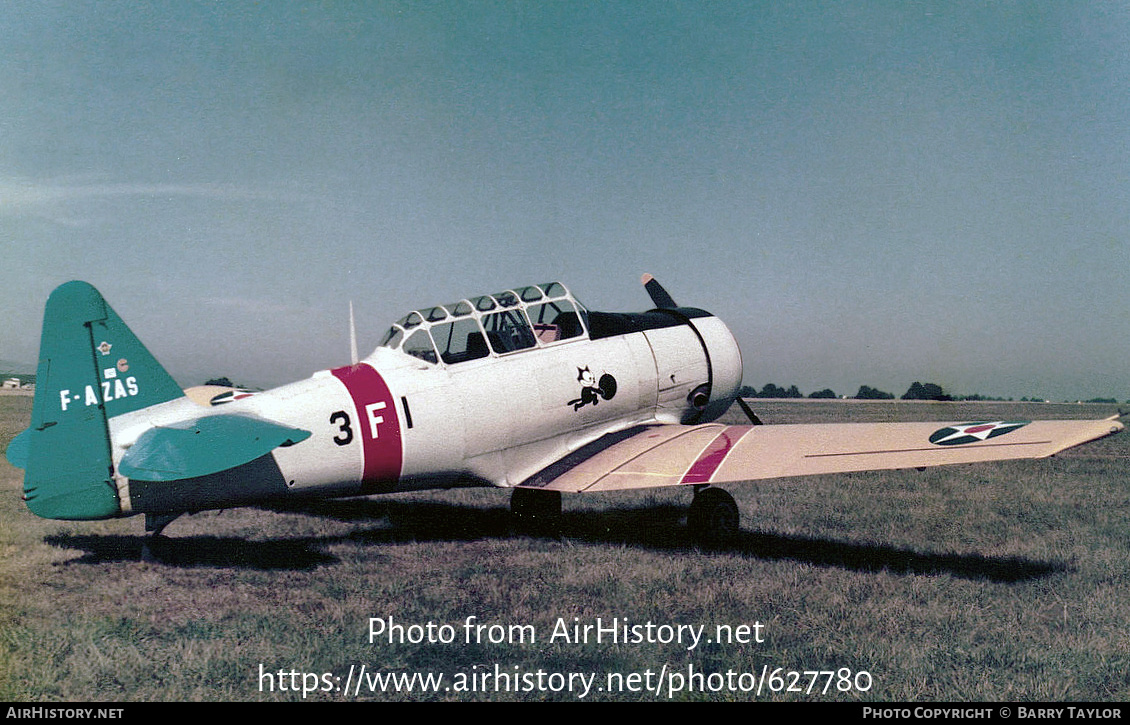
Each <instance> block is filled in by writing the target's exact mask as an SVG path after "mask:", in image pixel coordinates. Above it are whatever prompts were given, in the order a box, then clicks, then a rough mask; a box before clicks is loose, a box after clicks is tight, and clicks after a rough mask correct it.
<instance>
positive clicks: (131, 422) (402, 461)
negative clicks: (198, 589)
mask: <svg viewBox="0 0 1130 725" xmlns="http://www.w3.org/2000/svg"><path fill="white" fill-rule="evenodd" d="M708 349H709V352H707V350H708ZM735 366H736V370H735ZM723 368H725V371H724V372H721V371H722V369H723ZM712 376H713V379H712ZM740 380H741V358H740V353H739V352H738V349H737V345H736V343H735V342H734V340H733V337H732V336H731V335H730V332H729V330H728V329H727V328H726V326H725V325H724V324H723V323H722V322H721V321H720V320H718V319H717V318H715V317H712V316H702V317H698V318H696V319H694V320H693V326H692V324H677V325H671V326H666V327H660V328H658V329H647V330H641V331H633V332H628V333H625V334H619V335H613V336H607V337H601V338H600V339H590V337H589V336H588V334H585V335H582V336H578V337H576V338H574V339H571V340H566V341H562V342H558V343H556V344H553V345H552V346H546V347H541V346H538V347H534V348H531V349H526V350H521V351H518V352H512V353H509V354H505V355H498V354H491V355H489V356H486V357H482V358H480V359H475V360H468V361H464V362H460V363H458V364H452V365H448V364H443V363H442V362H438V361H437V362H429V361H425V360H421V359H419V358H417V357H413V356H411V355H408V354H405V353H404V352H401V351H399V350H394V349H389V348H386V347H380V348H377V350H376V351H375V352H374V353H373V354H372V355H370V356H369V357H368V358H366V359H364V360H362V361H361V362H359V363H358V364H357V365H353V366H347V367H342V368H338V369H335V370H330V371H321V372H318V373H315V374H314V375H313V376H312V377H310V378H307V379H305V380H300V381H298V382H295V383H291V384H288V385H284V386H282V387H279V388H275V389H272V390H268V391H264V392H258V393H254V394H249V395H246V396H243V397H238V396H228V397H229V399H230V398H231V397H237V398H238V399H235V400H232V402H227V403H223V404H215V403H214V404H212V405H208V406H207V407H204V408H201V407H200V405H199V404H197V403H194V402H191V401H189V400H188V399H187V398H182V399H179V400H175V401H171V402H169V403H165V404H162V405H158V406H153V407H151V408H147V409H144V410H140V411H136V412H135V413H130V414H126V415H122V416H118V417H116V418H113V419H111V421H110V427H111V434H112V440H113V457H114V462H115V466H116V465H117V462H118V461H119V460H120V459H121V456H122V455H123V454H124V452H125V451H126V450H127V449H128V448H129V446H130V445H132V443H133V442H134V441H135V440H136V439H137V437H138V436H139V435H140V434H141V433H142V432H144V431H145V430H147V429H149V428H150V427H152V426H161V425H168V424H170V423H173V422H176V421H182V420H185V419H189V418H199V417H201V416H202V415H213V414H214V415H220V414H232V413H237V414H242V415H251V416H257V417H260V418H263V419H266V420H269V421H274V422H277V423H280V424H283V425H288V426H292V427H294V428H301V429H304V430H307V431H310V433H311V435H310V437H309V438H308V439H306V440H304V441H302V442H301V443H298V444H295V445H290V446H282V447H278V448H276V449H274V451H273V452H272V453H271V454H270V455H271V456H272V457H273V459H274V462H275V463H277V468H278V472H279V473H280V474H281V477H282V482H283V484H284V485H285V490H286V492H287V493H288V494H289V493H293V494H303V495H316V496H349V495H358V494H368V493H388V492H393V491H405V490H416V489H425V488H443V487H451V486H458V485H494V486H501V487H508V486H515V485H517V484H518V483H521V482H522V481H524V480H525V479H527V478H528V477H530V476H532V475H534V474H535V473H537V472H538V471H539V470H541V469H542V468H543V467H544V466H545V465H547V463H548V462H553V461H556V460H559V459H561V458H562V457H563V456H565V455H567V454H568V453H570V452H572V451H575V450H577V449H578V448H579V447H581V446H583V445H585V444H587V443H590V442H592V441H594V440H596V439H597V438H599V437H600V436H602V435H605V434H607V433H611V432H615V431H618V430H623V429H625V428H629V427H632V426H636V425H640V424H645V423H651V422H662V423H678V422H680V421H684V420H685V419H686V417H687V415H688V413H694V412H695V406H694V404H693V402H692V399H693V393H694V391H696V390H701V389H703V386H707V389H708V390H709V389H710V387H711V386H712V387H713V389H712V390H711V391H710V393H709V398H710V400H712V401H717V400H719V399H723V398H724V399H726V400H727V401H728V400H729V399H731V398H732V396H733V395H734V393H735V392H736V389H737V386H738V385H739V384H740ZM699 402H700V403H701V402H702V401H699ZM698 407H699V412H702V411H701V409H702V405H701V404H700V405H699V406H698ZM272 475H273V474H272ZM117 478H118V481H117V483H118V490H119V497H120V499H121V503H122V512H123V514H128V513H130V512H138V511H139V509H138V508H134V506H133V505H132V504H131V496H130V482H129V481H128V479H124V478H123V477H121V475H120V474H119V475H118V476H117ZM203 507H209V506H203ZM140 510H145V508H144V507H141V508H140Z"/></svg>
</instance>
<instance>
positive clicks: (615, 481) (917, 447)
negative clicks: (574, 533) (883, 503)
mask: <svg viewBox="0 0 1130 725" xmlns="http://www.w3.org/2000/svg"><path fill="white" fill-rule="evenodd" d="M1122 428H1123V426H1122V424H1121V423H1119V422H1118V421H1116V420H1113V419H1111V420H1090V421H1087V420H1047V421H1032V422H1029V421H980V422H973V423H957V424H953V425H946V424H944V423H936V422H935V423H828V424H805V425H773V426H726V425H719V424H706V425H698V426H652V427H647V428H642V429H640V430H639V431H638V432H636V433H635V434H634V435H632V436H630V437H628V438H624V439H621V440H617V441H615V442H613V443H611V444H610V445H606V446H595V447H594V448H593V449H592V451H591V455H582V456H578V457H577V460H574V461H570V462H568V464H567V465H558V466H551V467H550V468H548V469H546V470H545V471H543V472H542V473H541V474H538V475H536V476H534V477H532V478H531V479H530V480H529V481H526V482H525V483H523V484H522V486H523V487H527V488H541V489H544V490H554V491H565V492H580V491H616V490H624V489H631V488H651V487H657V486H676V485H688V484H690V485H695V484H713V483H730V482H736V481H751V480H760V479H767V478H787V477H792V476H811V475H818V474H826V473H846V472H851V471H873V470H887V469H898V468H922V467H928V466H943V465H952V464H959V463H976V462H980V461H1000V460H1010V459H1021V458H1044V457H1047V456H1050V455H1053V454H1055V453H1058V452H1060V451H1063V450H1066V449H1068V448H1072V447H1074V446H1077V445H1080V444H1082V443H1086V442H1088V441H1092V440H1095V439H1098V438H1102V437H1104V436H1107V435H1110V434H1112V433H1116V432H1118V431H1120V430H1122Z"/></svg>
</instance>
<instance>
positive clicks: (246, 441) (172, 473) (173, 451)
mask: <svg viewBox="0 0 1130 725" xmlns="http://www.w3.org/2000/svg"><path fill="white" fill-rule="evenodd" d="M309 437H310V431H307V430H302V429H301V428H291V427H288V426H284V425H279V424H278V423H272V422H271V421H267V420H263V419H262V418H255V417H252V416H249V415H234V414H233V415H211V416H206V417H203V418H198V419H196V420H192V421H186V422H184V423H177V424H174V425H170V426H159V427H156V428H151V429H150V430H147V431H145V433H143V434H142V435H141V437H140V438H138V439H137V442H136V443H134V444H133V445H132V446H131V447H130V449H129V450H128V451H126V454H125V455H124V456H123V457H122V461H121V464H120V465H119V466H118V470H119V472H120V473H121V474H122V475H124V476H128V477H129V478H134V479H138V480H143V481H180V480H183V479H186V478H195V477H197V476H206V475H208V474H212V473H218V472H219V471H224V470H227V469H229V468H234V467H236V466H240V465H243V464H244V463H248V462H250V461H253V460H255V459H256V458H259V457H260V456H263V455H266V454H267V453H270V452H271V451H272V450H274V449H275V448H277V447H279V446H281V445H292V444H294V443H299V442H301V441H304V440H306V439H307V438H309Z"/></svg>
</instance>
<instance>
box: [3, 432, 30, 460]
mask: <svg viewBox="0 0 1130 725" xmlns="http://www.w3.org/2000/svg"><path fill="white" fill-rule="evenodd" d="M30 453H31V429H30V428H28V429H26V430H24V431H23V432H21V433H20V434H19V435H17V436H16V437H15V438H13V439H12V442H11V443H9V444H8V450H7V451H5V453H4V455H5V456H6V457H7V458H8V463H11V464H12V465H13V466H15V467H16V468H27V457H28V455H29V454H30Z"/></svg>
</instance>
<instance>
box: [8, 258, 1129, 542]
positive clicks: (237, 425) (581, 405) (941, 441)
mask: <svg viewBox="0 0 1130 725" xmlns="http://www.w3.org/2000/svg"><path fill="white" fill-rule="evenodd" d="M643 281H644V286H645V288H646V290H647V291H648V293H649V295H650V297H651V300H652V302H653V303H654V308H653V309H651V310H650V311H647V312H642V313H609V312H596V311H590V310H588V309H586V308H585V307H584V306H583V305H582V304H581V303H580V302H578V301H577V300H576V299H575V298H574V297H573V295H572V294H570V292H569V291H568V290H567V289H566V288H565V287H564V286H563V285H561V284H560V283H556V282H555V283H550V284H538V285H531V286H527V287H518V288H515V289H513V290H507V291H505V292H501V293H498V294H487V295H480V296H476V297H469V298H467V299H464V300H459V301H457V302H454V303H451V304H445V305H439V306H435V307H426V308H423V309H420V310H416V311H414V312H410V313H409V314H407V315H406V316H404V317H402V318H401V319H400V320H398V321H397V322H396V323H394V324H393V325H392V327H391V328H390V329H389V330H388V332H387V334H385V336H384V338H383V340H382V341H381V343H380V345H379V346H378V347H377V349H376V350H375V351H374V352H373V354H372V355H370V356H369V357H367V358H365V359H364V360H357V359H356V353H354V360H353V361H352V364H350V365H345V366H343V367H339V368H336V369H333V370H326V371H321V372H317V373H314V375H313V376H312V377H310V378H308V379H306V380H301V381H298V382H295V383H291V384H288V385H284V386H282V387H279V388H275V389H273V390H267V391H259V392H255V391H250V390H243V389H239V388H230V387H217V386H201V387H197V388H189V389H187V390H182V389H181V388H180V386H179V385H178V384H177V383H176V382H175V381H174V380H173V378H172V377H171V376H170V375H169V374H168V373H167V372H166V371H165V370H164V368H162V367H161V365H160V364H159V363H158V362H157V361H156V360H155V359H154V358H153V356H152V355H151V354H150V353H149V351H148V350H147V349H146V348H145V346H144V345H142V343H141V342H140V341H139V340H138V339H137V338H136V337H135V336H134V334H133V333H132V332H131V331H130V329H129V328H128V327H127V326H126V325H125V323H124V322H122V320H121V318H120V317H119V316H118V315H117V314H116V313H115V312H114V310H113V309H111V307H110V306H109V305H108V304H107V303H106V301H105V300H104V299H103V297H102V295H101V294H100V293H99V292H98V291H97V290H96V289H95V288H94V287H92V286H91V285H89V284H87V283H85V282H68V283H66V284H64V285H62V286H60V287H58V288H57V289H56V290H55V291H54V292H53V293H52V294H51V296H50V298H49V299H48V301H47V306H46V310H45V313H44V321H43V334H42V341H41V343H40V352H39V368H38V374H37V378H36V393H35V399H34V403H33V409H32V420H31V425H30V427H29V428H28V429H27V430H25V431H24V432H22V433H21V434H20V435H18V436H17V437H16V438H15V439H14V440H13V441H12V443H11V444H10V445H9V447H8V449H7V457H8V460H9V461H10V462H11V463H12V464H13V465H15V466H17V467H19V468H23V469H24V470H25V475H24V499H25V500H26V502H27V505H28V507H29V508H30V509H31V510H32V511H33V512H34V513H36V514H38V515H39V516H42V517H45V518H51V519H66V520H95V519H107V518H116V517H124V516H131V515H135V514H144V515H145V520H146V530H147V531H151V532H154V535H158V534H160V532H161V531H162V530H163V528H164V527H165V526H166V525H167V524H168V523H169V522H170V521H172V520H173V519H175V518H176V517H177V516H179V515H181V514H184V513H193V512H197V511H203V510H208V509H220V508H230V507H234V506H242V505H252V504H263V503H270V502H273V501H277V500H279V499H287V498H293V497H311V496H313V497H344V496H358V495H368V494H379V493H391V492H397V491H410V490H422V489H431V488H448V487H453V486H462V485H485V486H497V487H502V488H511V489H512V491H513V493H512V496H511V509H512V511H513V512H514V514H515V516H516V517H517V518H518V520H519V521H525V522H527V523H529V522H535V523H536V522H546V521H553V520H554V519H555V518H556V517H557V516H559V515H560V511H561V494H562V492H569V493H580V492H586V491H612V490H620V489H635V488H645V487H654V486H685V487H688V488H689V489H691V490H692V491H693V492H694V496H693V500H692V503H691V505H690V509H689V513H688V517H687V518H688V524H689V527H690V529H691V531H692V533H693V534H694V536H695V537H696V539H697V540H699V541H701V542H703V543H705V544H711V543H721V542H722V541H725V540H726V539H728V538H729V537H731V536H733V535H734V534H735V533H736V532H737V531H738V530H739V513H738V508H737V506H736V505H735V503H734V500H733V498H732V497H731V496H730V495H729V494H728V493H727V492H726V491H725V490H723V489H721V488H718V487H717V484H720V483H730V482H740V481H748V480H754V479H766V478H779V477H786V476H804V475H811V474H823V473H837V472H846V471H864V470H877V469H894V468H921V467H925V466H936V465H945V464H955V463H970V462H975V461H990V460H1003V459H1017V458H1040V457H1045V456H1050V455H1052V454H1054V453H1057V452H1059V451H1062V450H1064V449H1066V448H1070V447H1072V446H1076V445H1079V444H1081V443H1085V442H1087V441H1091V440H1094V439H1097V438H1101V437H1103V436H1106V435H1109V434H1111V433H1115V432H1117V431H1119V430H1121V429H1122V427H1123V426H1122V424H1121V423H1119V422H1118V421H1116V420H1114V419H1113V418H1112V419H1107V420H1057V421H1019V420H1012V421H975V422H966V423H955V424H951V425H945V424H939V423H854V424H810V425H760V421H759V420H758V419H757V418H756V416H755V415H754V414H753V412H752V411H750V410H749V408H748V406H746V405H745V403H744V401H742V400H741V399H740V398H738V397H737V392H738V388H739V386H740V385H741V380H742V357H741V352H740V351H739V349H738V345H737V343H736V341H735V340H734V337H733V335H732V334H731V333H730V330H729V329H728V328H727V327H726V325H725V324H724V323H723V322H722V321H721V320H719V319H718V318H717V317H715V316H714V315H712V314H710V313H708V312H706V311H704V310H700V309H696V308H691V307H680V306H679V305H677V304H676V303H675V301H674V300H673V299H672V297H671V295H669V294H668V293H667V291H666V290H664V288H663V287H661V286H660V285H659V283H658V282H657V281H656V280H654V279H653V278H652V277H651V276H650V275H645V276H644V278H643ZM354 347H355V345H354ZM735 400H737V402H738V403H739V404H740V405H741V406H742V408H743V410H745V412H746V414H747V415H748V416H749V418H750V424H749V425H722V424H718V423H714V422H712V421H714V420H716V419H717V418H718V417H719V416H721V414H722V413H723V412H725V411H726V409H727V408H729V407H730V405H731V404H732V403H734V402H735Z"/></svg>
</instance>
